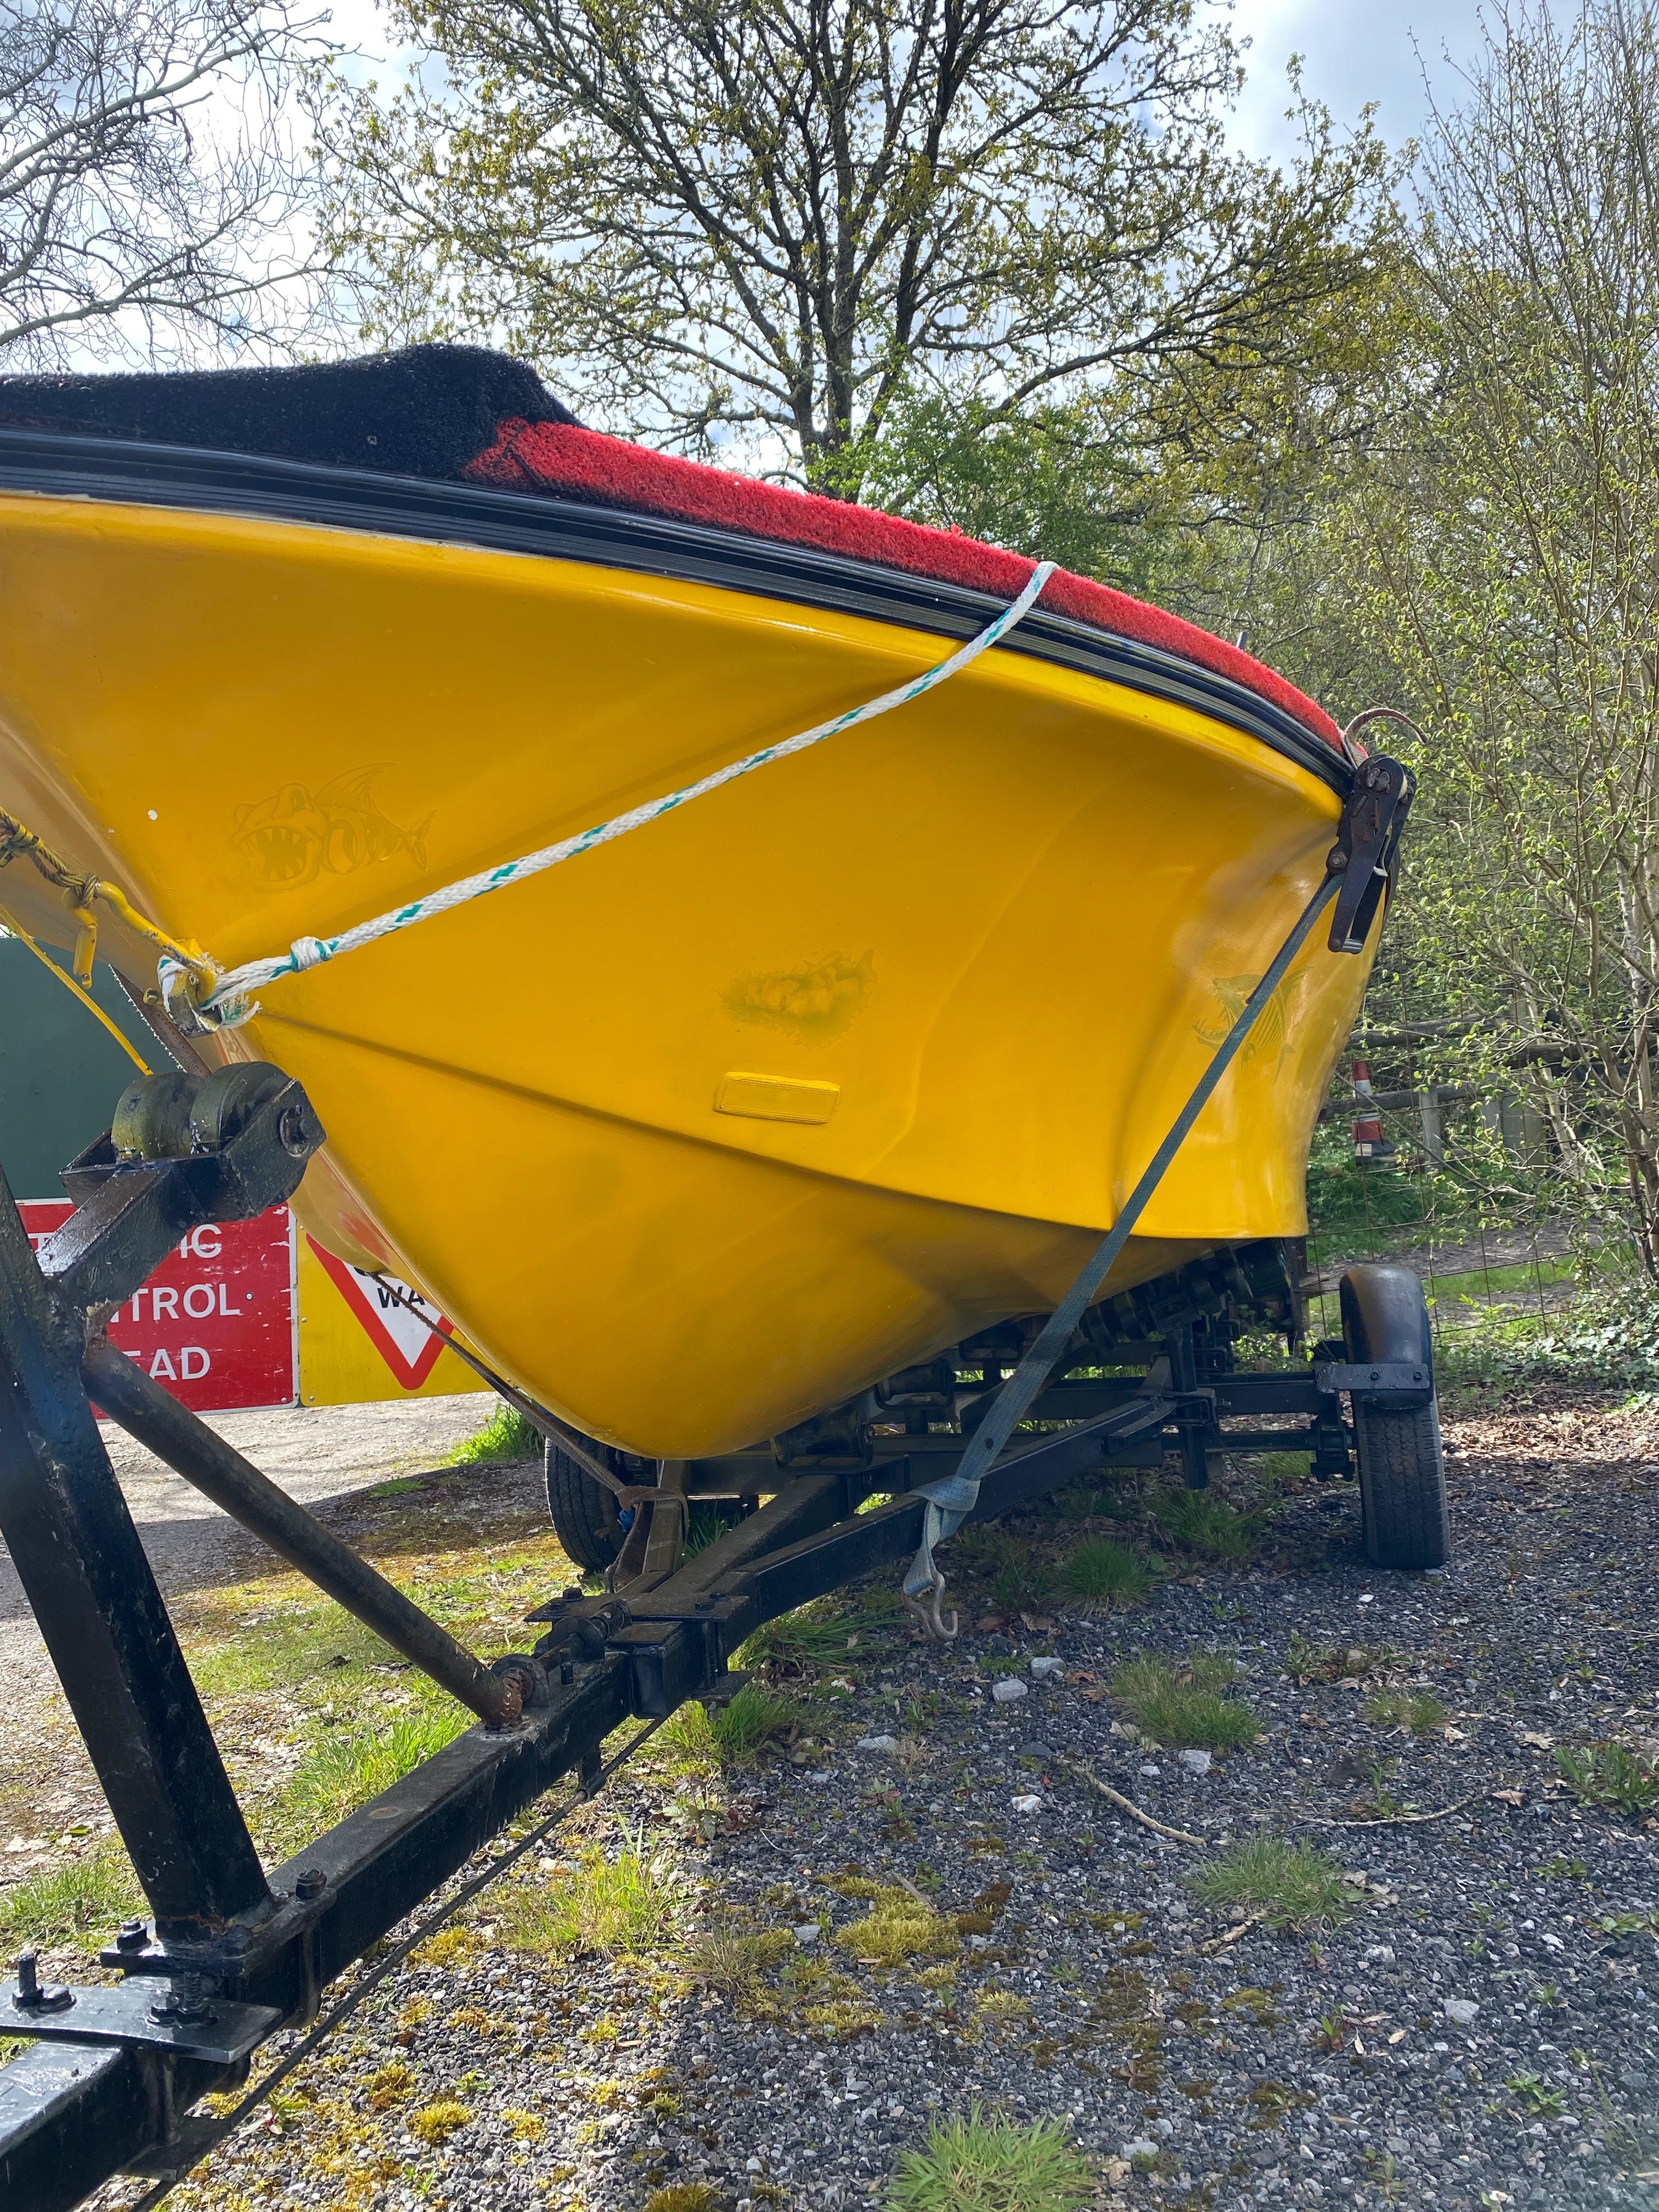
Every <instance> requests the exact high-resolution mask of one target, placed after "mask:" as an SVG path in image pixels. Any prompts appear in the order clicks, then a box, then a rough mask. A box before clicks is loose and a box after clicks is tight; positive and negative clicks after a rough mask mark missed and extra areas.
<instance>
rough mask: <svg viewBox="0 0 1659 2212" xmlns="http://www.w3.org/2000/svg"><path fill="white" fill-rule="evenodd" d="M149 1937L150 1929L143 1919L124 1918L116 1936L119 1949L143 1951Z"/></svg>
mask: <svg viewBox="0 0 1659 2212" xmlns="http://www.w3.org/2000/svg"><path fill="white" fill-rule="evenodd" d="M148 1941H149V1929H148V1928H147V1927H146V1926H145V1925H144V1923H143V1921H142V1920H124V1921H123V1922H122V1923H121V1926H120V1929H119V1931H118V1934H117V1936H116V1938H115V1948H116V1949H117V1950H118V1951H142V1950H143V1948H144V1945H145V1943H146V1942H148Z"/></svg>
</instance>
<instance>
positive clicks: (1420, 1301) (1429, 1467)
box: [1342, 1267, 1451, 1569]
mask: <svg viewBox="0 0 1659 2212" xmlns="http://www.w3.org/2000/svg"><path fill="white" fill-rule="evenodd" d="M1342 1334H1343V1340H1344V1343H1345V1346H1346V1351H1347V1354H1348V1358H1350V1359H1351V1360H1352V1361H1353V1362H1354V1364H1356V1365H1362V1364H1364V1362H1365V1361H1366V1360H1370V1359H1386V1360H1401V1361H1403V1360H1410V1361H1413V1362H1420V1363H1421V1364H1422V1365H1423V1366H1424V1367H1425V1370H1427V1372H1428V1374H1429V1376H1431V1378H1432V1376H1433V1374H1434V1366H1433V1353H1434V1343H1433V1337H1432V1334H1431V1330H1430V1327H1429V1309H1428V1303H1427V1301H1426V1299H1425V1297H1424V1295H1423V1285H1422V1282H1421V1280H1420V1279H1419V1277H1418V1276H1417V1275H1416V1274H1414V1273H1413V1271H1412V1270H1411V1269H1410V1268H1409V1267H1351V1268H1350V1269H1349V1270H1348V1272H1347V1273H1346V1274H1345V1275H1344V1276H1343V1278H1342ZM1351 1402H1352V1407H1353V1440H1354V1455H1355V1457H1356V1458H1357V1459H1358V1462H1359V1506H1360V1514H1361V1517H1362V1520H1363V1522H1364V1542H1365V1550H1366V1552H1367V1553H1368V1555H1369V1556H1370V1558H1371V1559H1373V1560H1374V1561H1375V1562H1376V1565H1378V1566H1379V1567H1399V1568H1406V1569H1411V1568H1417V1569H1421V1568H1424V1567H1443V1566H1444V1565H1445V1564H1446V1559H1447V1555H1448V1553H1449V1550H1450V1548H1451V1538H1450V1530H1449V1524H1448V1521H1447V1514H1446V1462H1445V1457H1444V1455H1443V1452H1442V1450H1441V1448H1440V1411H1439V1407H1438V1406H1437V1403H1436V1401H1435V1400H1434V1399H1433V1398H1431V1399H1430V1401H1429V1402H1428V1404H1427V1405H1426V1406H1425V1405H1413V1404H1412V1403H1411V1402H1410V1401H1409V1400H1407V1401H1406V1402H1405V1403H1404V1404H1402V1403H1401V1401H1400V1398H1399V1396H1398V1395H1396V1394H1392V1393H1389V1392H1387V1391H1381V1390H1379V1391H1376V1392H1370V1391H1362V1390H1355V1391H1353V1392H1352V1393H1351Z"/></svg>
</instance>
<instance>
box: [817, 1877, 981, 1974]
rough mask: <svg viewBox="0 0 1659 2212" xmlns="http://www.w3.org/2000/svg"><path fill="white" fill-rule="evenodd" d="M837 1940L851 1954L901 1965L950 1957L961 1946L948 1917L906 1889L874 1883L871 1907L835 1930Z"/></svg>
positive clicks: (882, 1963)
mask: <svg viewBox="0 0 1659 2212" xmlns="http://www.w3.org/2000/svg"><path fill="white" fill-rule="evenodd" d="M835 1940H836V1942H837V1943H838V1944H840V1946H841V1947H842V1949H843V1950H844V1951H850V1952H852V1953H853V1954H854V1957H856V1958H860V1959H867V1960H871V1961H872V1963H873V1964H874V1965H876V1966H905V1965H907V1964H908V1962H909V1961H910V1960H912V1959H949V1958H952V1957H954V1956H955V1954H956V1953H957V1950H958V1948H960V1945H959V1942H958V1938H957V1931H956V1929H955V1927H954V1925H953V1924H952V1923H951V1921H949V1920H946V1919H945V1918H943V1917H941V1916H940V1915H939V1913H937V1912H935V1911H934V1910H933V1906H932V1905H927V1904H926V1903H924V1902H923V1900H922V1899H921V1898H919V1897H917V1896H915V1894H914V1893H912V1892H911V1891H909V1890H908V1889H900V1888H892V1889H888V1888H884V1887H879V1886H877V1887H875V1889H874V1893H873V1894H872V1895H871V1897H870V1910H869V1911H868V1912H867V1913H866V1914H865V1916H864V1917H863V1918H862V1919H861V1920H852V1921H849V1922H848V1924H847V1925H846V1927H844V1928H838V1929H836V1938H835Z"/></svg>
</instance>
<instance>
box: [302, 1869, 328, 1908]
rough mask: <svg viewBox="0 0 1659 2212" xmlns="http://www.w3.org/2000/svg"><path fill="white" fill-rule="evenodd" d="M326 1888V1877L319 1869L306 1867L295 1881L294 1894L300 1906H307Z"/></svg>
mask: <svg viewBox="0 0 1659 2212" xmlns="http://www.w3.org/2000/svg"><path fill="white" fill-rule="evenodd" d="M327 1887H328V1876H327V1875H325V1873H324V1872H323V1870H322V1869H321V1868H320V1867H307V1869H305V1872H304V1873H303V1874H301V1875H299V1876H297V1878H296V1879H295V1884H294V1894H295V1897H297V1898H298V1899H299V1900H300V1902H301V1905H309V1904H310V1903H311V1902H312V1900H313V1899H314V1898H319V1897H320V1896H321V1895H322V1893H323V1892H324V1891H325V1889H326V1888H327Z"/></svg>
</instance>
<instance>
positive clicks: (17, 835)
mask: <svg viewBox="0 0 1659 2212" xmlns="http://www.w3.org/2000/svg"><path fill="white" fill-rule="evenodd" d="M11 860H30V861H32V862H33V865H34V866H35V867H36V868H38V869H39V871H40V873H41V874H42V875H43V876H44V877H45V878H46V881H47V882H48V883H49V884H53V885H54V886H55V887H56V888H57V889H58V890H60V891H62V892H63V894H64V905H65V906H66V907H67V908H69V910H70V913H71V914H72V915H74V916H75V919H76V923H77V925H78V928H77V933H76V939H75V953H74V958H73V963H72V972H73V975H74V978H75V981H76V982H77V983H78V984H79V985H80V987H81V992H82V997H84V996H85V994H86V988H87V986H88V984H89V983H90V982H91V981H92V963H93V962H94V959H95V958H96V957H97V952H98V917H97V915H95V914H94V912H93V911H92V902H93V901H94V899H102V901H103V902H104V903H105V905H106V906H108V907H112V908H114V910H115V912H116V913H117V914H118V915H120V917H121V919H122V921H124V922H125V924H126V925H127V927H128V928H129V929H131V930H133V931H135V932H136V933H137V935H138V936H140V937H142V938H143V939H145V940H146V941H147V942H148V943H149V944H151V945H155V947H156V948H157V949H158V951H161V952H164V953H166V954H167V956H168V957H169V958H171V959H173V960H176V961H178V962H179V965H180V966H181V967H184V968H187V969H189V970H190V971H191V974H192V975H196V976H197V977H199V978H200V979H201V980H202V981H204V983H206V984H208V985H209V986H211V985H212V983H213V982H214V981H215V979H216V975H217V973H218V971H217V970H216V968H215V967H214V964H213V963H212V962H211V961H210V959H208V958H207V957H205V955H204V953H203V951H202V948H201V946H200V945H197V944H195V943H194V942H191V943H190V944H188V945H180V944H179V942H178V940H177V939H175V938H171V937H169V936H168V935H167V933H166V931H165V930H161V929H158V928H157V927H155V923H154V922H153V921H146V920H145V919H144V917H143V915H142V914H140V913H139V912H138V910H137V908H136V907H135V906H134V905H133V904H132V902H131V900H130V899H128V898H127V897H126V896H125V895H124V894H123V893H122V892H120V891H118V890H116V888H115V886H114V884H106V883H102V882H100V880H99V878H97V877H96V876H77V875H76V872H75V871H74V869H73V868H71V867H70V865H69V863H68V861H67V860H60V859H59V858H58V854H56V853H54V852H53V851H52V848H51V846H50V845H46V844H43V843H42V842H41V841H40V838H39V837H38V836H36V835H35V833H34V831H33V829H28V828H27V826H26V825H25V824H24V823H21V822H20V821H19V820H18V819H17V817H16V816H15V814H8V813H6V812H5V811H4V810H3V808H0V868H3V867H4V866H6V865H7V863H8V862H9V861H11ZM18 934H19V935H20V936H22V935H24V934H25V933H24V932H22V931H21V930H20V931H19V932H18ZM31 941H32V940H31ZM36 949H37V950H38V949H39V948H38V947H37V948H36ZM42 957H44V955H43V956H42ZM47 965H48V966H49V967H56V966H57V963H56V962H55V961H48V962H47ZM59 973H60V974H61V973H62V970H61V969H60V970H59ZM87 1003H88V1005H89V1006H90V1005H91V1003H92V1002H91V1000H88V1001H87ZM94 1012H96V1009H95V1008H94ZM99 1018H100V1020H101V1019H102V1018H103V1017H102V1016H101V1015H100V1017H99ZM117 1034H119V1032H117Z"/></svg>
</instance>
